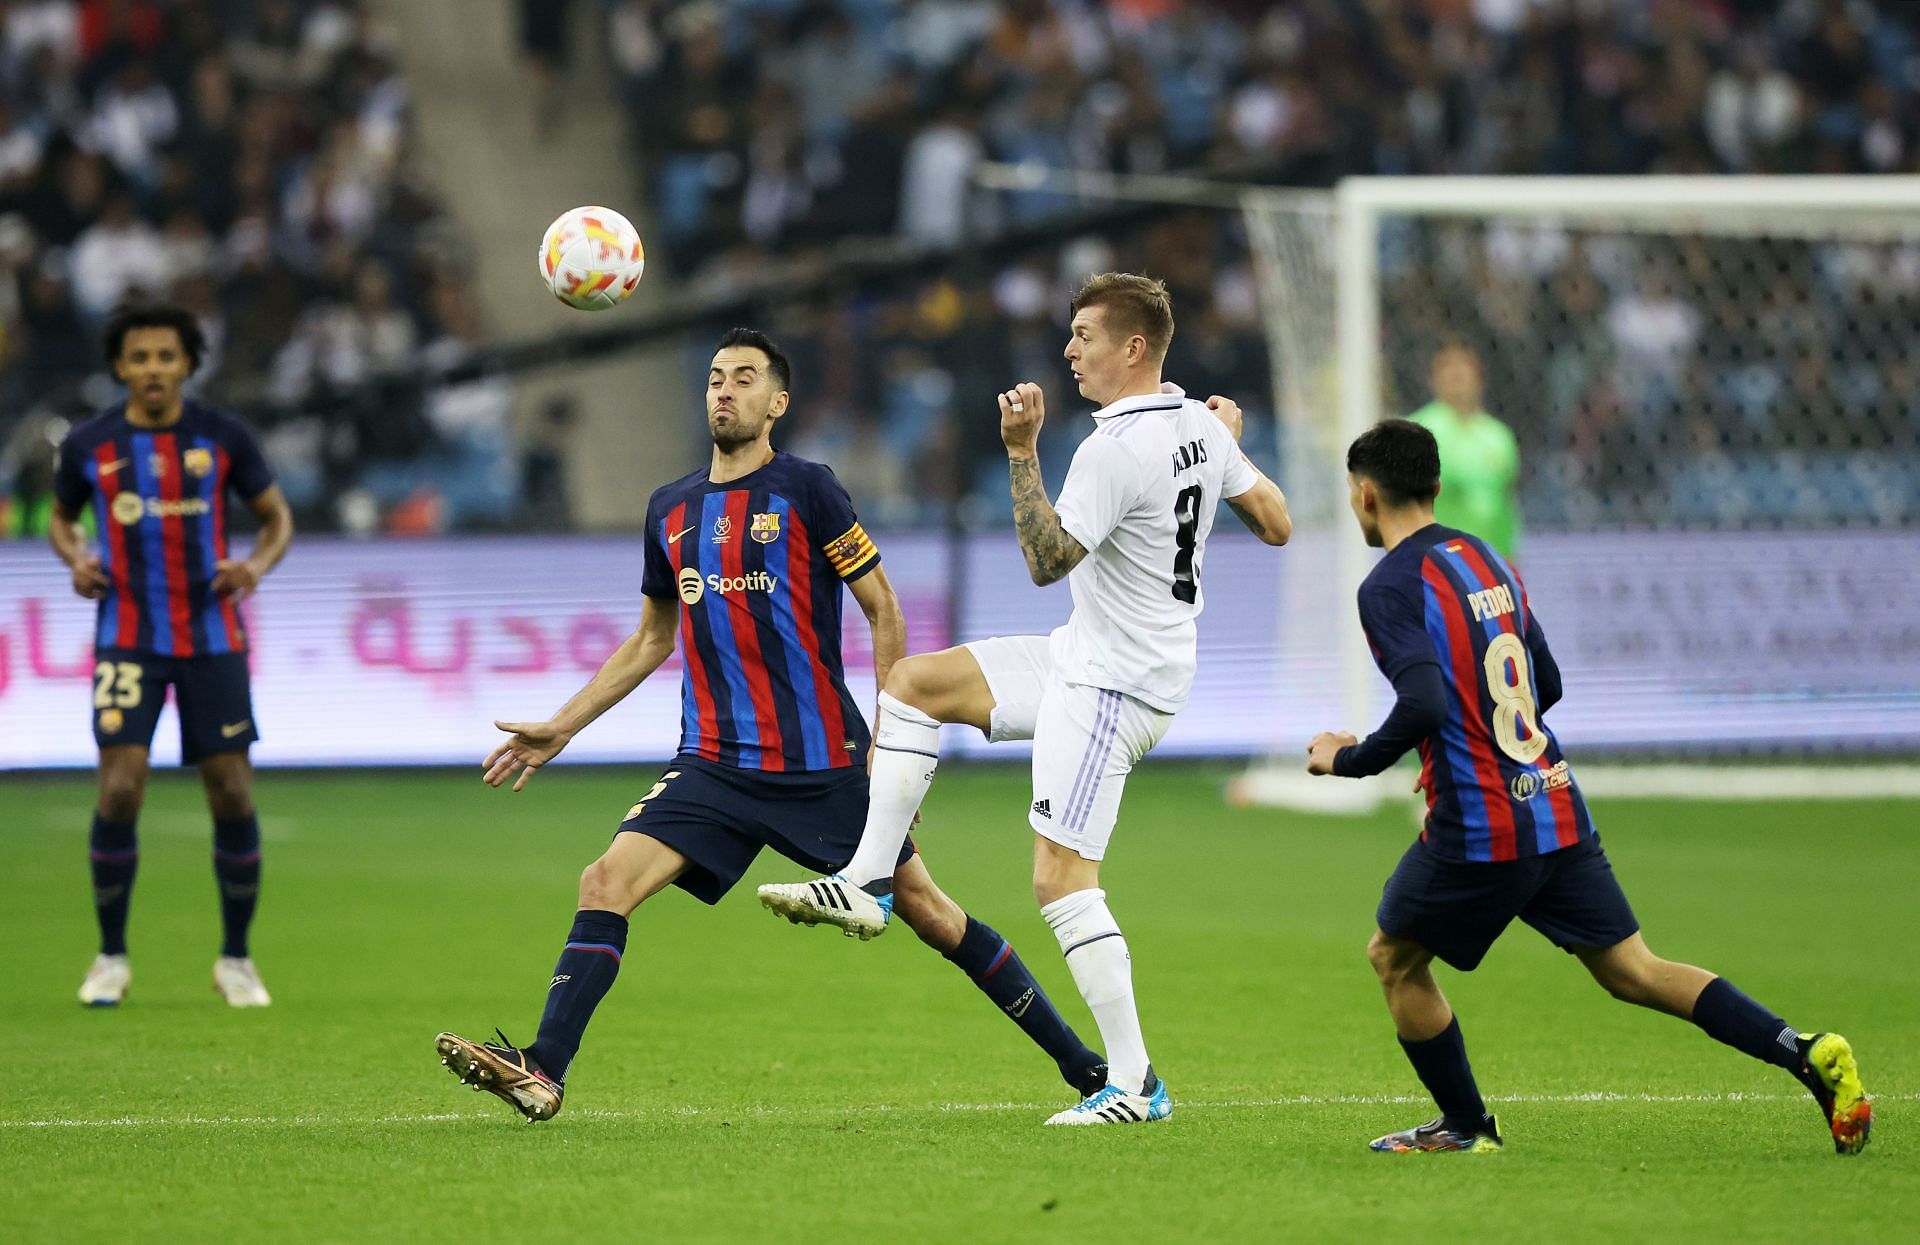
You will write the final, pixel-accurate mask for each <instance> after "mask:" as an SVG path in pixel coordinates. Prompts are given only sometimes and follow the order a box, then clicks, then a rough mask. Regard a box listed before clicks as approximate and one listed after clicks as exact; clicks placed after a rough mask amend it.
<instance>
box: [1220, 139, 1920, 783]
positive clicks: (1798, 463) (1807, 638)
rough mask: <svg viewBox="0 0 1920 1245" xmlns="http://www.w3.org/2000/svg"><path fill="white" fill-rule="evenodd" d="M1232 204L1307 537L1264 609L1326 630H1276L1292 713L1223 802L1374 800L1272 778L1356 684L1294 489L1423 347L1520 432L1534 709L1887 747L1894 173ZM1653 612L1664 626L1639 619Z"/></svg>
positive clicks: (1909, 283) (1476, 182)
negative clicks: (1458, 359) (1565, 698)
mask: <svg viewBox="0 0 1920 1245" xmlns="http://www.w3.org/2000/svg"><path fill="white" fill-rule="evenodd" d="M1239 206H1240V209H1241V211H1242V212H1243V214H1244V217H1245V221H1246V226H1247V232H1248V239H1249V243H1250V245H1251V248H1252V250H1253V253H1254V255H1255V259H1256V268H1257V271H1258V274H1259V278H1260V286H1261V292H1262V298H1263V313H1264V317H1265V322H1266V325H1267V328H1268V334H1269V338H1270V342H1271V347H1272V350H1271V353H1272V357H1273V364H1274V373H1275V403H1276V411H1277V416H1278V418H1279V420H1280V423H1281V427H1282V435H1281V438H1280V444H1281V445H1282V447H1283V455H1284V461H1283V464H1282V474H1283V484H1285V485H1286V486H1287V487H1288V490H1289V496H1290V497H1291V498H1293V499H1294V503H1295V505H1296V508H1297V509H1298V510H1299V511H1300V512H1301V513H1300V515H1299V517H1300V519H1301V520H1303V522H1301V523H1300V525H1299V526H1300V530H1302V531H1303V532H1308V533H1311V532H1315V531H1333V532H1337V533H1338V534H1339V536H1340V537H1341V538H1340V539H1339V540H1337V541H1336V542H1335V543H1334V545H1333V547H1332V548H1315V547H1314V544H1315V541H1314V538H1313V537H1312V536H1308V537H1306V538H1305V539H1303V541H1302V548H1300V549H1299V550H1297V551H1296V552H1297V553H1298V554H1299V555H1300V556H1299V557H1298V558H1295V559H1293V562H1294V565H1292V566H1290V567H1289V569H1288V571H1287V572H1286V573H1287V574H1289V575H1290V576H1292V577H1293V578H1294V584H1293V586H1292V587H1291V588H1290V589H1288V590H1283V593H1282V596H1281V600H1282V602H1283V603H1284V604H1283V612H1289V613H1290V612H1292V610H1293V608H1294V605H1295V604H1297V603H1298V602H1299V601H1300V600H1301V597H1302V594H1303V592H1304V593H1310V594H1311V596H1312V598H1313V599H1314V600H1315V601H1317V602H1319V609H1318V611H1317V613H1318V615H1319V617H1320V618H1321V619H1322V620H1325V623H1326V625H1328V626H1329V627H1331V628H1332V630H1334V631H1335V632H1337V635H1336V636H1335V637H1334V643H1333V648H1334V652H1333V654H1331V656H1332V661H1331V668H1330V667H1329V663H1328V660H1327V659H1328V657H1329V654H1327V653H1326V652H1325V651H1323V650H1321V651H1316V647H1315V645H1314V644H1313V643H1312V642H1311V641H1310V639H1309V638H1308V637H1304V636H1303V635H1302V634H1301V632H1300V628H1299V627H1297V626H1296V625H1293V624H1292V622H1291V621H1290V620H1288V619H1282V620H1281V623H1280V629H1281V637H1280V639H1279V641H1278V645H1277V652H1278V660H1279V661H1280V662H1281V663H1282V665H1283V666H1286V665H1288V664H1289V663H1292V664H1296V665H1298V666H1299V667H1300V669H1299V670H1298V671H1297V676H1298V677H1294V678H1289V677H1288V676H1287V675H1286V674H1285V673H1283V675H1282V679H1281V683H1282V686H1291V687H1297V688H1300V689H1301V691H1302V693H1303V694H1302V696H1301V698H1300V700H1301V703H1302V704H1303V705H1306V706H1311V709H1312V712H1313V714H1314V715H1316V716H1313V717H1312V718H1311V719H1310V720H1309V719H1308V718H1307V717H1305V716H1303V715H1302V714H1299V713H1295V712H1293V711H1292V709H1291V707H1289V706H1279V707H1277V708H1276V713H1275V722H1274V728H1275V729H1274V736H1273V739H1272V745H1273V755H1272V757H1271V758H1270V760H1268V761H1266V762H1263V763H1257V764H1255V765H1254V766H1253V767H1251V769H1250V770H1249V771H1248V772H1247V773H1246V774H1245V775H1244V776H1243V777H1242V778H1241V779H1240V780H1239V781H1238V782H1236V783H1235V784H1234V788H1233V791H1232V793H1231V795H1232V798H1234V799H1236V800H1238V801H1243V802H1254V803H1262V804H1278V805H1285V806H1292V807H1302V808H1312V809H1321V810H1327V809H1352V810H1356V811H1358V810H1364V809H1366V808H1369V807H1371V806H1372V805H1373V804H1375V803H1376V802H1377V801H1378V800H1380V799H1382V798H1384V797H1385V796H1387V795H1388V794H1391V793H1392V792H1393V790H1394V786H1391V785H1388V784H1387V783H1386V782H1384V781H1382V780H1376V781H1374V782H1372V783H1330V782H1327V781H1326V780H1311V779H1309V778H1308V777H1307V776H1306V775H1305V774H1304V773H1303V772H1302V761H1303V749H1304V744H1305V740H1306V738H1307V737H1308V736H1309V735H1310V734H1311V732H1312V731H1313V730H1315V729H1321V728H1324V727H1329V726H1335V725H1341V724H1344V725H1346V726H1347V727H1348V728H1349V729H1352V730H1354V731H1355V732H1357V733H1362V734H1364V733H1365V731H1366V730H1367V729H1368V728H1369V727H1370V726H1371V725H1372V724H1374V723H1376V722H1377V721H1378V720H1379V718H1380V716H1381V714H1382V712H1383V711H1384V708H1385V705H1386V692H1387V689H1386V687H1385V684H1384V682H1383V681H1382V680H1380V679H1379V677H1378V675H1377V673H1376V672H1375V671H1374V669H1373V665H1372V662H1371V659H1370V657H1369V654H1368V652H1367V649H1366V645H1365V641H1364V638H1363V637H1362V635H1361V634H1360V631H1359V627H1358V624H1357V619H1356V618H1355V617H1354V613H1353V607H1352V601H1353V593H1354V590H1355V589H1356V588H1357V587H1358V584H1359V581H1360V579H1361V578H1362V577H1363V576H1364V574H1365V572H1366V569H1367V567H1368V566H1369V565H1370V564H1371V560H1372V555H1371V554H1370V553H1369V552H1368V551H1366V550H1364V549H1362V548H1361V547H1360V545H1359V542H1358V541H1357V540H1356V539H1353V538H1352V530H1353V529H1352V521H1351V519H1350V518H1348V517H1347V515H1346V514H1345V497H1344V489H1343V488H1341V489H1339V490H1338V491H1337V495H1334V496H1330V495H1329V490H1328V488H1327V486H1326V483H1325V482H1327V481H1334V482H1342V481H1343V480H1344V464H1343V455H1344V447H1345V446H1346V445H1347V444H1348V443H1349V442H1350V441H1351V440H1352V439H1353V438H1354V437H1356V436H1358V435H1359V434H1360V433H1361V432H1362V431H1363V430H1364V429H1365V428H1366V427H1368V426H1369V425H1370V424H1372V423H1373V422H1374V421H1376V420H1378V419H1380V418H1382V417H1384V416H1388V415H1395V414H1405V413H1407V412H1409V411H1411V410H1413V409H1414V408H1415V407H1418V406H1420V405H1422V404H1424V403H1425V401H1426V400H1427V395H1426V394H1425V392H1424V391H1423V390H1421V389H1419V388H1417V386H1418V385H1419V384H1421V383H1422V382H1423V381H1424V373H1423V370H1422V369H1423V368H1424V364H1425V361H1426V359H1427V357H1428V356H1429V355H1430V354H1431V353H1432V352H1433V351H1434V350H1435V349H1436V348H1438V347H1440V346H1442V345H1445V344H1449V343H1454V342H1463V343H1466V344H1468V345H1470V346H1471V347H1472V348H1474V349H1475V350H1476V351H1477V352H1478V353H1479V355H1480V356H1481V358H1482V361H1483V364H1484V367H1485V373H1486V378H1487V391H1488V399H1489V409H1490V410H1492V411H1493V412H1494V413H1495V414H1496V415H1498V416H1500V417H1501V418H1503V419H1505V420H1506V421H1507V422H1508V423H1509V424H1510V425H1513V426H1514V427H1515V429H1516V431H1517V432H1518V433H1519V434H1520V440H1521V444H1522V490H1521V492H1522V497H1523V501H1524V503H1525V504H1523V507H1522V509H1523V512H1525V514H1526V518H1527V521H1528V522H1529V524H1530V525H1531V524H1532V523H1533V521H1534V519H1535V517H1536V514H1537V515H1538V517H1539V520H1540V522H1539V524H1538V528H1539V531H1538V536H1537V539H1536V538H1535V536H1534V534H1533V533H1532V532H1531V531H1530V532H1529V534H1528V536H1527V538H1526V539H1525V540H1523V543H1522V553H1521V555H1520V563H1521V570H1522V573H1523V575H1525V576H1526V577H1527V578H1528V581H1529V584H1530V591H1531V592H1532V594H1533V595H1534V596H1535V597H1536V598H1543V613H1542V616H1543V618H1544V619H1545V620H1546V621H1547V623H1548V630H1549V633H1550V634H1551V635H1552V636H1553V637H1554V640H1555V649H1556V653H1558V654H1560V655H1561V662H1562V665H1563V666H1569V667H1571V669H1570V670H1569V674H1570V675H1573V676H1576V677H1579V678H1583V679H1584V683H1583V685H1581V686H1576V688H1575V691H1576V693H1583V694H1584V695H1583V696H1582V697H1581V698H1580V699H1579V700H1577V701H1570V702H1569V704H1568V706H1567V708H1565V709H1563V710H1562V711H1560V712H1558V713H1556V714H1555V718H1556V721H1555V726H1556V729H1557V730H1558V731H1559V732H1560V733H1561V734H1562V735H1563V737H1565V738H1567V739H1568V741H1569V743H1570V744H1574V745H1579V744H1582V743H1587V744H1592V745H1594V746H1595V747H1596V748H1598V749H1607V750H1613V751H1633V752H1636V753H1640V754H1643V755H1649V756H1659V757H1662V758H1664V759H1673V758H1675V757H1679V758H1681V759H1696V760H1697V759H1703V758H1716V757H1727V756H1750V755H1753V754H1756V753H1759V754H1766V755H1774V754H1777V753H1779V752H1781V751H1786V750H1794V749H1803V748H1812V749H1816V750H1819V751H1823V752H1826V751H1832V752H1847V751H1853V752H1878V753H1885V752H1910V751H1911V750H1912V749H1914V748H1915V746H1916V745H1917V744H1920V632H1916V629H1915V628H1914V627H1913V626H1911V625H1908V624H1906V623H1902V622H1901V621H1900V620H1901V619H1902V618H1903V617H1904V618H1905V619H1909V620H1910V619H1912V618H1914V617H1920V399H1916V397H1915V396H1913V395H1912V394H1909V393H1903V392H1901V391H1902V389H1903V388H1905V387H1906V386H1907V385H1909V384H1920V178H1916V177H1707V176H1702V177H1630V178H1547V177H1515V178H1505V177H1463V178H1354V179H1349V180H1347V181H1344V182H1342V183H1341V184H1340V185H1339V186H1338V187H1337V189H1335V190H1334V191H1331V192H1324V193H1322V194H1319V195H1313V194H1302V193H1300V192H1292V191H1282V192H1275V191H1267V190H1259V189H1253V188H1243V189H1242V191H1241V195H1240V200H1239ZM1322 525H1326V526H1325V527H1324V528H1323V526H1322ZM1302 562H1304V563H1305V564H1306V566H1305V568H1304V570H1305V573H1304V574H1301V572H1302V570H1303V568H1302V567H1301V565H1300V563H1302ZM1302 581H1304V582H1302ZM1796 595H1797V596H1798V600H1795V597H1796ZM1330 597H1331V598H1333V599H1337V600H1338V601H1339V602H1340V603H1341V606H1340V608H1339V609H1338V610H1334V609H1332V608H1330V607H1329V599H1330ZM1690 610H1691V611H1696V613H1695V614H1692V615H1690V614H1689V611H1690ZM1663 611H1664V613H1665V614H1666V617H1667V620H1668V621H1667V622H1666V623H1664V624H1662V623H1661V622H1660V620H1659V619H1657V618H1655V619H1650V618H1644V617H1641V616H1640V615H1643V614H1656V613H1661V612H1663ZM1808 615H1812V616H1814V617H1813V618H1811V619H1810V618H1809V617H1808ZM1674 617H1679V618H1681V619H1690V620H1691V619H1697V621H1689V623H1688V624H1687V626H1689V627H1692V628H1693V629H1694V630H1693V631H1692V633H1690V634H1682V635H1673V634H1666V635H1662V634H1661V633H1660V630H1659V629H1660V627H1661V626H1662V625H1664V626H1665V627H1666V629H1667V631H1668V632H1669V633H1671V632H1673V631H1674V630H1675V628H1674V626H1673V624H1672V622H1671V620H1672V618H1674ZM1682 629H1684V628H1682ZM1823 648H1824V649H1825V650H1826V654H1823V652H1822V650H1823ZM1831 654H1839V655H1840V657H1839V658H1836V659H1834V660H1828V659H1827V656H1828V655H1831ZM1316 679H1317V680H1318V681H1319V683H1320V684H1321V686H1320V687H1318V688H1315V687H1314V686H1313V683H1314V681H1315V680H1316ZM1570 681H1572V680H1570ZM1329 682H1331V683H1333V684H1335V685H1337V692H1336V695H1337V700H1338V705H1337V708H1338V710H1339V712H1338V713H1337V714H1336V715H1334V716H1332V717H1329V716H1327V715H1326V709H1327V704H1326V699H1327V698H1326V695H1325V694H1324V693H1325V692H1326V691H1327V690H1329V689H1328V688H1327V687H1326V686H1325V685H1326V684H1328V683H1329ZM1316 692H1317V693H1319V694H1316ZM1842 781H1843V782H1844V780H1842Z"/></svg>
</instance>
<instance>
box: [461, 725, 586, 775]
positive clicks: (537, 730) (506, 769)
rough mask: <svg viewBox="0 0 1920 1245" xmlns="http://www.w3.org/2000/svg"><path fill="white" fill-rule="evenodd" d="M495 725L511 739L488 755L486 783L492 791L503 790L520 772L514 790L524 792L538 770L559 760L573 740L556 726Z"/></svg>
mask: <svg viewBox="0 0 1920 1245" xmlns="http://www.w3.org/2000/svg"><path fill="white" fill-rule="evenodd" d="M494 725H495V726H497V727H499V728H500V729H501V730H503V731H505V732H507V734H508V735H509V736H511V738H509V739H508V740H507V741H506V742H505V743H503V744H501V745H500V746H499V747H498V748H495V749H494V750H493V751H492V752H490V753H488V754H487V759H486V760H485V761H484V762H482V764H484V765H485V766H486V773H485V774H484V775H482V780H483V781H484V782H485V783H486V784H487V785H488V786H489V787H497V786H499V785H500V784H501V783H503V782H505V781H506V780H507V779H508V778H511V777H513V772H514V770H516V769H518V770H519V771H520V776H519V777H518V778H515V779H514V782H513V789H514V790H515V791H518V790H520V788H522V787H524V786H526V785H527V779H529V778H532V777H533V772H534V771H535V770H537V769H539V768H540V767H541V766H542V765H545V764H546V763H547V762H548V761H551V760H553V758H555V757H557V756H559V755H560V750H561V749H562V748H565V747H566V746H567V743H568V742H569V741H570V740H571V739H572V738H573V736H572V735H571V734H570V733H568V732H566V731H563V730H561V729H560V728H559V727H557V726H555V725H554V724H553V723H552V722H495V723H494Z"/></svg>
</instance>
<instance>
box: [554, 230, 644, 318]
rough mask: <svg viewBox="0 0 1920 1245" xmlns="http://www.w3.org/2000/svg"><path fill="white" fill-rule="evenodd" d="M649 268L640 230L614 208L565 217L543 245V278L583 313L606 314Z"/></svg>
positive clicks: (560, 296) (560, 295)
mask: <svg viewBox="0 0 1920 1245" xmlns="http://www.w3.org/2000/svg"><path fill="white" fill-rule="evenodd" d="M646 266H647V259H646V253H645V251H644V250H643V249H642V248H641V246H640V231H639V230H637V229H635V228H634V227H633V222H632V221H630V220H628V219H627V218H626V217H624V216H622V215H620V213H618V212H616V211H614V210H613V209H611V208H603V207H577V208H575V209H573V210H572V211H571V212H564V213H562V214H561V216H560V219H558V220H556V221H554V222H553V223H552V224H551V225H548V226H547V236H546V237H544V238H542V239H541V240H540V279H541V280H542V281H544V282H546V284H547V288H548V289H549V290H552V291H553V296H554V297H555V298H557V299H559V300H560V301H561V302H563V303H565V304H566V305H567V306H569V307H577V308H579V309H580V310H581V311H605V310H606V309H607V308H609V307H611V306H613V305H614V304H615V303H617V302H620V301H621V300H623V299H624V298H626V296H627V295H629V294H631V293H633V287H634V286H636V285H639V284H640V273H641V271H642V270H643V269H645V268H646Z"/></svg>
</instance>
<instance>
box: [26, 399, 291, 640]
mask: <svg viewBox="0 0 1920 1245" xmlns="http://www.w3.org/2000/svg"><path fill="white" fill-rule="evenodd" d="M272 486H273V472H272V471H271V470H270V469H269V468H268V466H267V460H266V458H265V456H263V455H262V454H261V452H260V445H259V442H257V441H255V440H254V438H253V434H252V433H251V432H249V431H248V430H247V427H246V425H245V424H243V423H241V422H240V421H239V420H238V419H236V418H234V417H233V416H231V415H228V414H225V413H224V412H221V411H216V410H212V409H210V408H208V407H205V406H202V405H200V404H199V403H197V402H187V403H185V404H184V406H183V408H182V411H181V414H180V418H179V419H177V420H175V421H174V422H173V423H171V424H169V425H167V426H165V427H162V428H149V427H143V426H140V425H137V424H135V423H133V422H132V421H131V420H129V419H128V418H127V415H126V411H125V409H124V408H122V407H113V408H111V409H109V410H106V411H103V412H101V413H100V414H98V415H96V416H94V417H93V418H92V419H89V420H87V421H85V422H84V423H81V424H80V425H78V426H77V427H75V428H74V429H73V430H72V431H70V432H69V433H68V434H67V438H66V440H65V441H63V442H61V444H60V464H59V470H58V473H57V474H56V476H55V478H54V496H55V497H56V498H57V499H58V500H59V502H60V504H61V505H63V506H66V507H67V508H69V509H71V510H74V511H79V510H81V509H82V508H83V507H85V506H86V505H88V504H89V503H91V504H92V506H93V508H94V519H95V521H96V530H97V531H98V533H99V541H100V561H101V564H102V569H103V570H105V572H106V574H107V578H108V580H109V586H108V589H107V595H106V596H105V598H103V599H102V600H101V602H100V613H99V623H98V627H97V630H96V634H95V637H94V643H95V645H96V647H98V648H113V649H131V650H133V651H136V652H143V653H155V654H160V655H163V656H170V657H200V656H210V655H214V654H219V653H238V652H244V651H245V650H246V647H247V637H246V631H245V629H244V627H243V626H242V624H241V620H240V611H239V610H238V609H237V608H236V607H235V606H234V603H233V602H232V601H231V600H227V599H223V598H221V597H219V596H217V595H216V594H215V593H214V591H213V578H214V575H215V573H216V568H217V565H218V563H219V562H220V561H221V560H222V559H224V558H225V557H226V556H227V494H228V493H229V491H231V492H234V493H237V494H239V496H240V497H241V499H242V500H244V501H252V500H254V499H255V498H257V497H259V496H260V494H262V493H264V492H266V491H267V489H269V488H271V487H272Z"/></svg>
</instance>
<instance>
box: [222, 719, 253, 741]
mask: <svg viewBox="0 0 1920 1245" xmlns="http://www.w3.org/2000/svg"><path fill="white" fill-rule="evenodd" d="M252 725H253V719H252V718H242V719H241V720H240V721H238V722H231V723H229V724H227V725H226V726H223V727H221V728H220V738H222V739H232V738H233V737H234V736H235V735H238V734H239V733H240V732H242V731H244V730H246V729H247V728H248V727H249V726H252Z"/></svg>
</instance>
